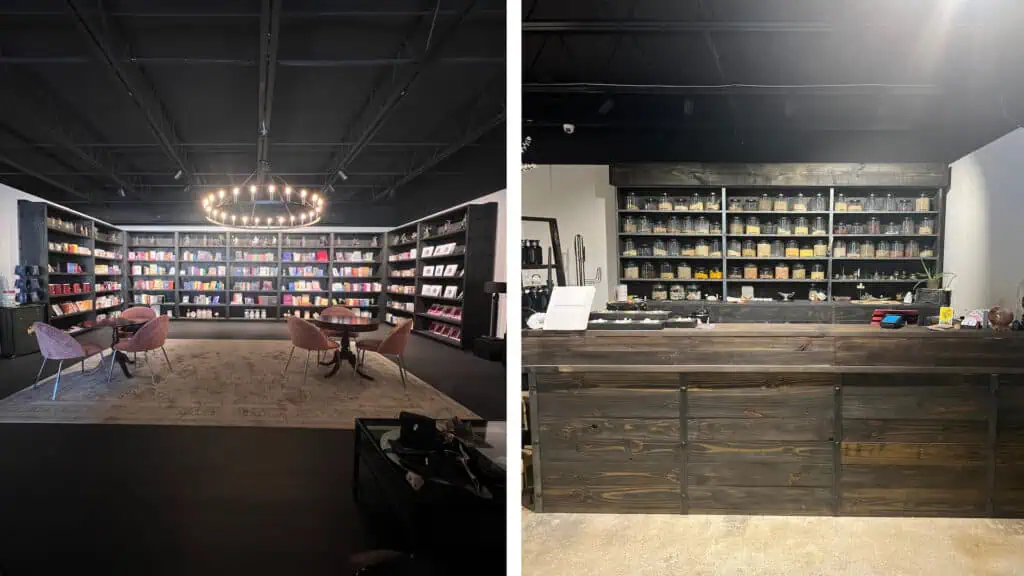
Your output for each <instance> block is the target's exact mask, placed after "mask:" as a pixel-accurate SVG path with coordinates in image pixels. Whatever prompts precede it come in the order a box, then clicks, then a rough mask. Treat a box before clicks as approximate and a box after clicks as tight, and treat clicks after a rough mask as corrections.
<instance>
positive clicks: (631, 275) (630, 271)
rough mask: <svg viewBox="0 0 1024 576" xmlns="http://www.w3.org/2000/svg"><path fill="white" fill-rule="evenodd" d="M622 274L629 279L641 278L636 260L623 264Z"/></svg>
mask: <svg viewBox="0 0 1024 576" xmlns="http://www.w3.org/2000/svg"><path fill="white" fill-rule="evenodd" d="M622 276H623V277H624V278H626V279H627V280H637V279H639V278H640V267H639V266H637V265H636V262H632V261H628V262H626V263H625V264H624V265H623V266H622Z"/></svg>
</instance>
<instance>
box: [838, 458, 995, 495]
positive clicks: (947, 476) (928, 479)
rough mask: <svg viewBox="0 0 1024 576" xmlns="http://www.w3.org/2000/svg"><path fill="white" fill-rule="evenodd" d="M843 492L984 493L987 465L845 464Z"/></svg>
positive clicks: (840, 479)
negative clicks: (936, 490) (917, 490)
mask: <svg viewBox="0 0 1024 576" xmlns="http://www.w3.org/2000/svg"><path fill="white" fill-rule="evenodd" d="M839 484H840V486H841V487H842V489H843V490H863V489H872V488H887V489H888V488H901V489H912V488H948V489H964V488H970V489H974V490H983V489H984V488H985V466H984V465H982V464H971V465H966V466H898V465H894V466H887V465H883V466H869V465H862V464H850V465H844V466H843V468H842V471H841V473H840V475H839Z"/></svg>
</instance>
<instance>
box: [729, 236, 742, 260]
mask: <svg viewBox="0 0 1024 576" xmlns="http://www.w3.org/2000/svg"><path fill="white" fill-rule="evenodd" d="M741 254H743V244H742V243H741V242H740V241H739V240H737V239H735V238H732V239H730V240H729V243H728V244H727V246H726V248H725V255H726V256H727V257H729V258H733V257H736V258H739V257H740V255H741Z"/></svg>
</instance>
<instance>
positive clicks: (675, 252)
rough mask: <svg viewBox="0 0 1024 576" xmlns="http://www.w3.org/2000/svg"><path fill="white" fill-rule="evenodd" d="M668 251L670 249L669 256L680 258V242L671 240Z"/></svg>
mask: <svg viewBox="0 0 1024 576" xmlns="http://www.w3.org/2000/svg"><path fill="white" fill-rule="evenodd" d="M667 249H668V255H669V256H679V251H680V247H679V240H677V239H675V238H673V239H671V240H669V241H668V246H667Z"/></svg>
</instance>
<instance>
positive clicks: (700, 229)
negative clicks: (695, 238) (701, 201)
mask: <svg viewBox="0 0 1024 576" xmlns="http://www.w3.org/2000/svg"><path fill="white" fill-rule="evenodd" d="M694 231H695V232H696V233H697V234H709V233H710V232H711V224H710V223H709V222H708V219H707V218H705V217H704V216H700V217H698V218H697V222H696V223H695V224H694Z"/></svg>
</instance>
